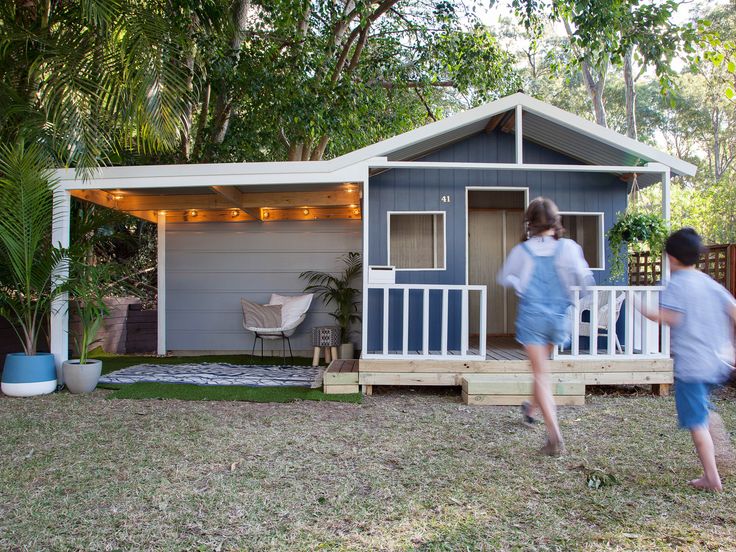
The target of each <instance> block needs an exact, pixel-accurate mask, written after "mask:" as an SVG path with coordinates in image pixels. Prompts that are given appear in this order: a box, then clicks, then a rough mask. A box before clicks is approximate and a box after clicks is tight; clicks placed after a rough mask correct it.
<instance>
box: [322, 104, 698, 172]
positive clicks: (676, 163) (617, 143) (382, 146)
mask: <svg viewBox="0 0 736 552" xmlns="http://www.w3.org/2000/svg"><path fill="white" fill-rule="evenodd" d="M517 105H520V106H521V107H522V109H524V110H526V111H528V112H530V113H534V114H535V115H538V116H540V117H543V118H545V119H547V120H550V121H553V122H555V123H558V124H560V125H562V126H565V127H567V128H570V129H572V130H574V131H575V132H578V133H580V134H583V135H585V136H588V137H589V138H591V139H593V140H598V141H599V142H603V143H605V144H608V145H609V146H612V147H614V148H617V149H619V150H622V151H625V152H627V153H629V154H632V155H634V156H636V157H639V158H641V159H642V160H643V161H648V162H656V163H661V164H662V165H665V166H667V167H670V169H672V170H673V171H674V172H675V173H676V174H678V175H688V176H693V175H695V171H696V170H697V167H695V165H692V164H691V163H688V162H686V161H683V160H681V159H678V158H677V157H674V156H672V155H669V154H667V153H664V152H662V151H659V150H657V149H655V148H653V147H651V146H648V145H647V144H643V143H641V142H638V141H637V140H633V139H631V138H629V137H627V136H624V135H623V134H619V133H618V132H616V131H614V130H611V129H609V128H605V127H602V126H600V125H598V124H596V123H593V122H591V121H588V120H587V119H583V118H582V117H578V116H577V115H573V114H572V113H569V112H567V111H564V110H562V109H560V108H558V107H555V106H553V105H550V104H548V103H545V102H542V101H540V100H537V99H535V98H532V97H531V96H527V95H526V94H523V93H521V92H518V93H516V94H512V95H511V96H506V97H504V98H501V99H499V100H496V101H494V102H491V103H488V104H484V105H482V106H480V107H476V108H474V109H470V110H468V111H464V112H462V113H458V114H457V115H453V116H452V117H448V118H447V119H442V120H441V121H437V122H435V123H431V124H428V125H426V126H423V127H420V128H417V129H414V130H411V131H409V132H405V133H404V134H400V135H398V136H394V137H393V138H389V139H387V140H383V141H382V142H378V143H376V144H373V145H371V146H367V147H365V148H361V149H359V150H356V151H353V152H350V153H346V154H345V155H341V156H340V157H336V158H335V159H333V160H332V161H331V162H335V163H340V164H341V166H344V165H347V164H351V163H357V162H360V161H363V160H366V159H368V158H370V157H382V156H387V155H389V154H391V153H393V152H394V151H397V150H400V149H403V148H406V147H407V146H409V145H411V144H415V143H419V142H421V141H423V140H428V139H430V138H434V137H437V136H440V135H442V134H445V133H449V132H451V131H453V130H457V129H459V128H462V127H464V126H467V125H471V124H473V123H477V122H478V121H481V120H483V119H488V118H490V117H493V116H494V115H497V114H499V113H503V112H505V111H510V110H512V109H514V108H515V107H516V106H517Z"/></svg>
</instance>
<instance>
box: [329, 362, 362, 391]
mask: <svg viewBox="0 0 736 552" xmlns="http://www.w3.org/2000/svg"><path fill="white" fill-rule="evenodd" d="M322 390H323V391H324V392H325V393H326V394H329V395H346V394H349V393H358V392H359V390H360V389H359V386H358V361H357V360H348V359H339V360H333V361H332V362H331V363H330V365H329V366H328V367H327V369H326V370H325V372H324V374H322Z"/></svg>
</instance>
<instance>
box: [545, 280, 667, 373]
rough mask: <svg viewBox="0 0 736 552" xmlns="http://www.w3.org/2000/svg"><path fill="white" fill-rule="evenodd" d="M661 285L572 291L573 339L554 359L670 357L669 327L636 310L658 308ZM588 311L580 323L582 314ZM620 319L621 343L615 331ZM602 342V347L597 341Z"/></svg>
mask: <svg viewBox="0 0 736 552" xmlns="http://www.w3.org/2000/svg"><path fill="white" fill-rule="evenodd" d="M662 289H664V288H662V287H661V286H594V287H590V288H588V289H587V292H586V293H583V292H582V290H581V289H580V288H573V306H572V321H573V323H572V340H571V344H570V346H569V348H566V349H565V350H562V351H559V350H558V351H555V355H554V356H555V358H577V359H586V358H587V359H590V358H593V357H595V358H606V357H608V358H616V359H626V358H630V359H644V358H669V356H670V333H669V327H667V326H665V325H661V324H659V323H657V322H652V321H651V320H648V319H647V318H646V317H644V315H643V314H642V313H641V312H640V311H639V309H637V308H636V307H635V305H636V304H641V305H645V306H647V307H648V308H649V309H650V310H651V309H655V310H656V309H657V308H658V306H659V294H660V293H661V291H662ZM585 311H588V313H589V315H588V316H587V317H586V318H587V319H586V320H585V321H584V320H583V312H585ZM619 317H623V344H622V343H621V341H620V339H619V336H618V334H617V332H616V325H617V321H618V319H619ZM581 337H588V348H587V349H583V348H581V346H580V341H581V340H580V338H581ZM601 340H603V342H604V343H603V345H602V346H601V345H600V344H599V341H601Z"/></svg>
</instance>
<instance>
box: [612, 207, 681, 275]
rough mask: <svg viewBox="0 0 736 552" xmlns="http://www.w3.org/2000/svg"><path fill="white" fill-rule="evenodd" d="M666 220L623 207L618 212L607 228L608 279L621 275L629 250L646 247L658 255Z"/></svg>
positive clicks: (639, 250)
mask: <svg viewBox="0 0 736 552" xmlns="http://www.w3.org/2000/svg"><path fill="white" fill-rule="evenodd" d="M667 235H668V230H667V223H666V222H665V221H664V219H663V218H662V217H661V216H659V215H656V214H652V213H644V212H641V211H627V212H625V213H619V214H618V220H617V221H616V224H614V225H613V226H612V227H611V229H610V230H609V231H608V234H607V236H608V243H609V245H610V248H611V265H610V266H611V269H610V271H611V280H620V279H621V278H622V277H623V276H624V270H625V268H626V259H627V258H628V255H629V253H631V252H641V251H649V253H650V255H652V256H653V257H659V256H661V255H662V251H663V250H664V243H665V241H666V240H667Z"/></svg>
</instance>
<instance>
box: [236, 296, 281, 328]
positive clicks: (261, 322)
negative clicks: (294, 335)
mask: <svg viewBox="0 0 736 552" xmlns="http://www.w3.org/2000/svg"><path fill="white" fill-rule="evenodd" d="M240 304H241V305H242V307H243V318H244V319H245V326H246V327H247V328H269V329H272V328H273V329H275V328H280V327H281V326H282V314H281V309H282V307H281V305H259V304H258V303H253V302H252V301H248V300H247V299H240Z"/></svg>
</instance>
